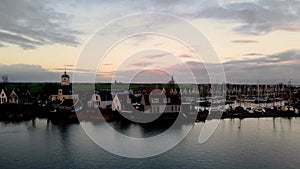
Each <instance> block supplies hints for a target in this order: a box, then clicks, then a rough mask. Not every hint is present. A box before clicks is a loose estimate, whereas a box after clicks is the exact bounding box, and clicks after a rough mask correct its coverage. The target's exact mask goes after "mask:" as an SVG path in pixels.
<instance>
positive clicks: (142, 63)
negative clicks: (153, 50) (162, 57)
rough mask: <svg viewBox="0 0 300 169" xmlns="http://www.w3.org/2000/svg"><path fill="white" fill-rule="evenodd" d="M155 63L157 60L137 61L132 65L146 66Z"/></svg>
mask: <svg viewBox="0 0 300 169" xmlns="http://www.w3.org/2000/svg"><path fill="white" fill-rule="evenodd" d="M153 64H155V62H135V63H132V64H131V66H138V67H145V66H150V65H153Z"/></svg>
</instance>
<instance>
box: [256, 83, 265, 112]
mask: <svg viewBox="0 0 300 169" xmlns="http://www.w3.org/2000/svg"><path fill="white" fill-rule="evenodd" d="M259 94H260V89H259V81H258V82H257V101H258V107H257V108H255V109H254V111H253V112H254V113H255V114H259V115H262V114H264V113H265V109H264V108H263V107H261V106H260V96H259Z"/></svg>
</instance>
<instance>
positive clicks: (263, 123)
mask: <svg viewBox="0 0 300 169" xmlns="http://www.w3.org/2000/svg"><path fill="white" fill-rule="evenodd" d="M85 125H89V126H94V127H95V130H96V131H97V132H98V133H100V135H101V136H102V138H103V139H106V138H105V137H106V136H107V135H109V134H110V135H113V133H107V130H106V128H105V126H104V125H103V123H91V122H87V123H86V124H85ZM190 125H191V124H182V125H180V126H178V127H176V128H175V129H174V130H172V132H176V133H178V135H181V134H183V133H184V131H185V130H186V128H189V127H190ZM110 126H111V127H113V128H114V129H116V130H118V132H122V133H124V134H126V135H128V136H132V137H137V138H140V137H145V136H153V135H155V134H158V133H161V132H162V131H164V130H165V128H162V129H161V128H160V127H159V125H158V126H152V127H153V128H151V126H143V125H140V124H135V123H124V122H112V123H110ZM162 126H163V125H162ZM192 127H193V129H192V131H191V132H190V134H189V135H188V136H187V137H186V138H185V139H184V140H183V141H182V142H181V143H180V144H179V145H178V146H176V147H175V148H173V149H171V150H170V151H169V152H167V153H164V154H162V155H159V156H155V157H151V158H148V159H130V158H122V157H118V156H116V155H113V154H110V153H108V152H106V151H103V150H102V149H101V148H100V147H98V146H97V145H96V144H94V143H93V142H92V141H91V140H90V139H89V138H88V137H87V135H86V134H85V133H84V131H83V130H82V128H81V126H80V125H79V124H63V123H55V122H54V123H53V122H51V121H47V120H43V119H35V120H30V121H27V122H18V123H3V122H1V123H0V139H1V144H0V153H1V154H5V155H4V156H1V157H0V167H1V168H121V167H124V166H125V168H139V167H141V166H142V167H144V168H151V167H156V168H159V167H170V168H199V166H201V167H203V168H297V167H299V165H300V162H299V160H298V159H299V156H300V142H299V141H300V119H299V118H290V119H288V118H259V119H226V120H221V122H220V125H219V127H218V129H217V131H216V132H215V133H214V135H212V137H211V138H210V139H209V140H208V142H206V143H205V144H198V142H197V138H198V136H199V132H200V131H201V129H202V127H203V123H196V124H195V125H192ZM109 141H111V142H121V141H122V140H109ZM120 148H122V147H120Z"/></svg>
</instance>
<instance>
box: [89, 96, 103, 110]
mask: <svg viewBox="0 0 300 169" xmlns="http://www.w3.org/2000/svg"><path fill="white" fill-rule="evenodd" d="M100 104H101V96H100V94H98V93H96V92H95V93H94V94H93V95H92V98H91V100H90V101H88V107H89V108H91V107H93V108H98V107H100Z"/></svg>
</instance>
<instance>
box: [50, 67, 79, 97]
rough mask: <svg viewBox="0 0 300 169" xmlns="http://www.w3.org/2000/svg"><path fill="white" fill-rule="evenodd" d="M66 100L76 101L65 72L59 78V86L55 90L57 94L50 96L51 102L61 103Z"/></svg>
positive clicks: (75, 95) (68, 77)
mask: <svg viewBox="0 0 300 169" xmlns="http://www.w3.org/2000/svg"><path fill="white" fill-rule="evenodd" d="M66 99H73V100H74V99H78V95H77V94H72V85H71V84H70V76H69V75H68V74H67V72H66V71H65V72H64V74H63V75H62V76H61V84H60V87H59V88H58V90H57V94H52V95H51V101H53V102H55V101H59V102H61V101H63V100H66Z"/></svg>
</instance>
